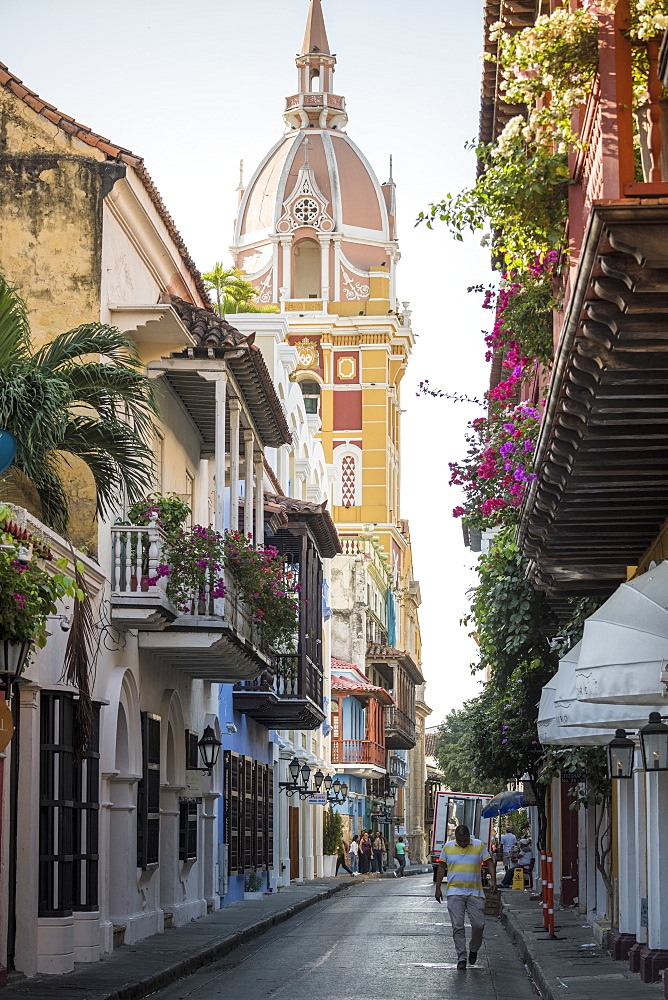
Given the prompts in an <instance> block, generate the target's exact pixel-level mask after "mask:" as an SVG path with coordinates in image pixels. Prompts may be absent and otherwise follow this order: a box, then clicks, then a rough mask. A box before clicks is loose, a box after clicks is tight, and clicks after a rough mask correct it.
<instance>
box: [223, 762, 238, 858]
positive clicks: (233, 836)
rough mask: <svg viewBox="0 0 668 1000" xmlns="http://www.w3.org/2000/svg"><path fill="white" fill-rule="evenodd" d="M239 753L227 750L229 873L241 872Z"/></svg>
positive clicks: (226, 835)
mask: <svg viewBox="0 0 668 1000" xmlns="http://www.w3.org/2000/svg"><path fill="white" fill-rule="evenodd" d="M239 776H240V768H239V754H238V753H235V752H234V751H233V750H226V751H225V842H226V844H227V873H228V875H236V874H237V873H238V872H239V866H240V858H239V802H240V796H239Z"/></svg>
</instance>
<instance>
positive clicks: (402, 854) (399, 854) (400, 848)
mask: <svg viewBox="0 0 668 1000" xmlns="http://www.w3.org/2000/svg"><path fill="white" fill-rule="evenodd" d="M410 853H411V852H410V851H409V850H408V847H407V846H406V844H404V838H403V837H399V839H398V840H397V842H396V844H395V845H394V856H395V858H396V859H397V861H398V863H399V871H398V872H395V873H394V874H395V875H396V876H397V877H398V878H400V877H401V876H402V875H403V874H404V868H405V867H406V859H407V858H408V857H410Z"/></svg>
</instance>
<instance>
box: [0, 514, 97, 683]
mask: <svg viewBox="0 0 668 1000" xmlns="http://www.w3.org/2000/svg"><path fill="white" fill-rule="evenodd" d="M11 513H12V512H11V509H10V508H9V507H7V506H5V505H0V607H2V615H1V616H0V644H1V646H2V654H3V655H2V661H1V662H0V670H2V671H3V672H5V673H6V674H9V675H11V676H12V677H13V678H18V676H19V675H20V673H21V671H22V669H23V668H24V666H25V663H26V662H27V657H28V655H29V652H30V649H31V648H32V646H33V644H34V645H37V646H39V647H40V648H42V647H43V646H45V645H46V640H47V633H46V622H47V618H48V616H49V615H53V614H56V613H57V611H58V608H57V606H56V602H57V601H58V600H59V599H60V598H63V597H70V598H74V599H76V600H83V599H84V594H83V593H82V592H81V590H79V588H78V587H77V586H76V583H75V581H74V579H73V578H72V577H71V576H68V575H67V574H66V573H65V572H64V570H65V569H66V568H67V559H59V560H57V561H56V562H54V563H52V567H53V571H52V572H50V571H49V570H47V569H46V568H45V567H44V566H41V565H40V562H42V561H43V560H42V559H41V558H40V557H41V556H43V555H44V554H45V552H44V548H43V547H42V546H41V545H40V543H39V542H38V541H37V540H34V539H33V540H31V541H30V542H29V544H27V545H26V544H24V543H22V542H19V541H17V540H16V539H15V538H14V537H13V535H12V534H11V533H10V531H8V530H7V528H8V527H9V526H10V522H11ZM81 568H82V569H83V567H81Z"/></svg>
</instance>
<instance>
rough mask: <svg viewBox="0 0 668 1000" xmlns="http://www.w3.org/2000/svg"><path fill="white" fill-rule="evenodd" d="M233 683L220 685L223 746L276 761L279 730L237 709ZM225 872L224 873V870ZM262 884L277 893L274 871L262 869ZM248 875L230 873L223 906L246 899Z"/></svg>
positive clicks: (221, 826) (221, 828)
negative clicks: (229, 726)
mask: <svg viewBox="0 0 668 1000" xmlns="http://www.w3.org/2000/svg"><path fill="white" fill-rule="evenodd" d="M232 690H233V688H232V685H231V684H221V686H220V695H219V698H218V718H219V719H220V731H221V733H222V740H223V749H224V750H234V752H235V753H238V754H244V755H245V756H247V757H253V759H254V760H259V761H260V762H261V763H263V764H273V762H274V751H273V745H274V742H275V737H276V733H275V731H274V730H273V729H267V728H266V726H261V725H260V724H259V723H258V722H255V720H254V719H251V718H249V717H248V716H246V715H243V714H242V713H241V712H235V711H234V707H233V700H232ZM228 722H233V723H234V725H235V726H236V727H237V731H236V733H228V732H227V729H226V723H228ZM219 791H220V793H221V798H220V799H219V802H220V809H219V818H218V841H219V843H221V844H222V843H224V841H225V800H224V796H223V789H222V788H221V789H219ZM277 814H278V803H277V802H276V801H275V802H274V822H276V821H277ZM221 875H222V872H221ZM262 877H263V886H262V888H263V889H264V890H267V889H269V888H273V890H274V892H276V879H275V877H274V876H273V875H272V873H271V872H263V873H262ZM245 878H246V876H245V875H230V877H229V882H228V891H227V893H226V894H225V896H222V897H221V906H226V905H227V904H228V903H235V902H236V901H237V900H239V899H243V898H244V881H245Z"/></svg>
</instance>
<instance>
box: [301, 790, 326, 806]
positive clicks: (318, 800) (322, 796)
mask: <svg viewBox="0 0 668 1000" xmlns="http://www.w3.org/2000/svg"><path fill="white" fill-rule="evenodd" d="M306 801H307V802H308V804H309V805H310V806H326V805H327V793H326V792H314V793H313V795H309V796H308V797H307V799H306Z"/></svg>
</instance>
